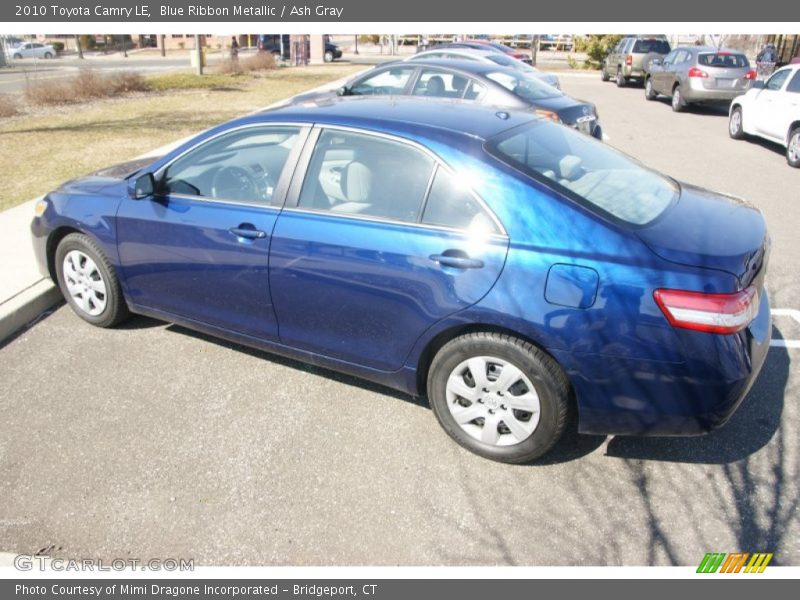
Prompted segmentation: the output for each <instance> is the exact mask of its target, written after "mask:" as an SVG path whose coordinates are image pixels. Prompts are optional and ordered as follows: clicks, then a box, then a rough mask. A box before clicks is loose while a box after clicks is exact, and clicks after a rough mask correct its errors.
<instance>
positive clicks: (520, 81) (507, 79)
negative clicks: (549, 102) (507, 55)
mask: <svg viewBox="0 0 800 600" xmlns="http://www.w3.org/2000/svg"><path fill="white" fill-rule="evenodd" d="M486 78H487V79H491V80H492V81H494V82H496V83H499V84H500V85H502V86H503V87H504V88H506V89H507V90H509V91H510V92H511V93H512V94H514V95H515V96H517V97H519V98H522V99H523V100H527V101H536V100H545V99H547V98H556V97H558V96H563V95H564V94H563V93H562V92H560V91H559V90H557V89H556V88H554V87H553V86H551V85H547V84H546V83H544V82H543V81H542V80H540V79H538V78H537V77H533V76H532V75H528V74H526V73H522V72H519V71H511V70H504V71H493V72H490V73H486Z"/></svg>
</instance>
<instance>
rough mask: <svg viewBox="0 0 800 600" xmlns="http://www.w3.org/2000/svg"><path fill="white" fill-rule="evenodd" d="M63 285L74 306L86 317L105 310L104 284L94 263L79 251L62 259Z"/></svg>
mask: <svg viewBox="0 0 800 600" xmlns="http://www.w3.org/2000/svg"><path fill="white" fill-rule="evenodd" d="M63 271H64V283H66V286H67V291H68V292H69V295H70V296H71V297H72V300H73V301H74V302H75V305H76V306H77V307H78V308H79V309H80V310H82V311H83V312H85V313H86V314H87V315H90V316H92V317H96V316H97V315H99V314H101V313H102V312H103V311H104V310H105V308H106V300H107V298H108V294H107V291H106V283H105V281H103V276H102V274H101V273H100V270H99V269H98V268H97V265H96V264H95V262H94V261H93V260H92V259H91V258H90V257H89V256H88V255H86V254H84V253H83V252H81V251H80V250H71V251H69V252H68V253H67V255H66V256H65V257H64V262H63Z"/></svg>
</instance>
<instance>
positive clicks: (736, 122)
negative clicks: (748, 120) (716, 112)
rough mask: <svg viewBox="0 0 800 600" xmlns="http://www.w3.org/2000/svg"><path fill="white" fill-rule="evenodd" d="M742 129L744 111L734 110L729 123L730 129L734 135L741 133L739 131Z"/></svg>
mask: <svg viewBox="0 0 800 600" xmlns="http://www.w3.org/2000/svg"><path fill="white" fill-rule="evenodd" d="M741 129H742V113H741V111H739V110H734V111H733V114H732V115H731V120H730V122H729V123H728V131H729V132H730V134H731V135H732V136H736V135H738V134H739V131H740V130H741Z"/></svg>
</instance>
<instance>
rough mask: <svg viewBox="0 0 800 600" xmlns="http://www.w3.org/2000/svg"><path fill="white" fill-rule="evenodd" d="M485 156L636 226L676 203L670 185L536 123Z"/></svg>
mask: <svg viewBox="0 0 800 600" xmlns="http://www.w3.org/2000/svg"><path fill="white" fill-rule="evenodd" d="M487 150H488V151H489V152H490V153H491V154H493V155H494V156H496V157H497V158H499V159H500V160H502V161H503V162H505V163H507V164H509V165H511V166H512V167H514V168H516V169H518V170H520V171H522V172H524V173H526V174H528V175H529V176H531V177H533V178H534V179H538V180H540V181H547V182H549V183H550V184H551V185H552V186H553V187H554V188H555V189H563V190H564V191H566V192H568V194H567V195H568V196H569V195H573V196H575V197H577V198H578V199H580V200H583V201H584V202H585V203H588V204H589V205H590V207H593V208H599V209H601V210H602V211H604V212H606V213H608V214H610V215H612V216H613V217H615V218H617V219H619V220H622V221H625V222H627V223H631V224H635V225H643V224H645V223H648V222H650V221H652V220H653V219H655V218H656V217H657V216H658V215H660V214H661V213H662V212H663V211H664V210H666V208H667V207H668V206H669V205H670V204H671V203H672V202H673V201H674V200H675V199H677V197H678V187H677V185H676V184H675V183H674V182H672V181H671V180H669V179H667V178H666V177H663V176H662V175H659V174H658V173H656V172H654V171H651V170H649V169H647V168H645V167H643V166H642V165H640V164H639V163H637V162H635V161H634V160H633V159H631V158H629V157H627V156H625V155H624V154H622V153H620V152H617V151H616V150H613V149H612V148H611V147H609V146H607V145H606V144H603V143H601V142H598V141H596V140H593V139H591V138H590V137H589V136H587V135H583V134H580V133H578V132H576V131H574V130H572V129H570V128H567V127H563V126H561V125H557V124H555V123H551V122H549V121H545V120H542V121H538V122H534V123H529V124H526V125H522V126H520V127H517V128H514V129H512V130H510V131H506V132H504V133H502V134H500V135H499V136H497V137H496V138H494V139H493V140H490V141H489V142H487Z"/></svg>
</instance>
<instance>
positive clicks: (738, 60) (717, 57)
mask: <svg viewBox="0 0 800 600" xmlns="http://www.w3.org/2000/svg"><path fill="white" fill-rule="evenodd" d="M697 62H698V63H699V64H701V65H703V66H704V67H720V68H722V69H743V68H745V67H749V66H750V63H749V62H748V61H747V57H746V56H745V55H744V54H726V53H724V52H723V53H721V54H714V53H711V52H709V53H708V54H701V55H700V56H698V57H697Z"/></svg>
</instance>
